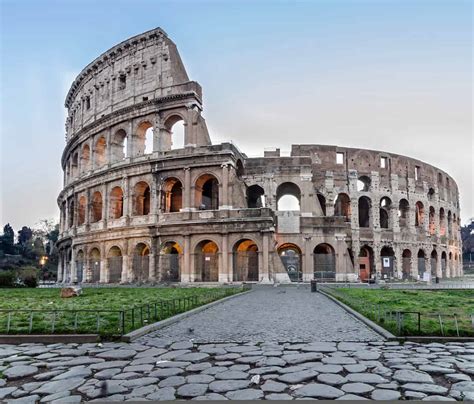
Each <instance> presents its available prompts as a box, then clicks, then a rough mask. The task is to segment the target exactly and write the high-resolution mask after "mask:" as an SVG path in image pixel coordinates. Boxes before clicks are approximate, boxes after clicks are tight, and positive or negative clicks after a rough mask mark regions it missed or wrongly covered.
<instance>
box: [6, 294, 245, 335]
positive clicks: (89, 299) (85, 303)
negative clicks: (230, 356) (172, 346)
mask: <svg viewBox="0 0 474 404" xmlns="http://www.w3.org/2000/svg"><path fill="white" fill-rule="evenodd" d="M242 291H243V288H241V287H240V288H239V287H218V288H203V287H201V288H200V287H196V288H194V287H193V288H124V287H110V288H84V289H83V290H82V294H81V296H79V297H74V298H69V299H62V298H61V297H60V296H59V295H60V289H58V288H50V289H0V334H6V333H9V334H29V333H31V334H62V333H64V334H68V333H82V334H87V333H92V334H95V333H98V334H100V335H101V336H103V337H109V338H110V337H116V336H119V335H122V334H124V333H128V332H130V331H133V330H135V329H137V328H140V327H142V326H144V325H147V324H150V323H153V322H155V321H159V320H163V319H165V318H168V317H170V316H173V315H175V314H178V313H182V312H185V311H188V310H190V309H193V308H195V307H198V306H201V305H203V304H206V303H210V302H212V301H214V300H218V299H221V298H223V297H226V296H230V295H232V294H235V293H239V292H242ZM10 310H11V311H10ZM15 310H16V311H15ZM18 310H24V311H22V312H18ZM9 311H10V314H9Z"/></svg>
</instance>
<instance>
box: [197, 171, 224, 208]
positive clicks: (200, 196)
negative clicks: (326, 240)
mask: <svg viewBox="0 0 474 404" xmlns="http://www.w3.org/2000/svg"><path fill="white" fill-rule="evenodd" d="M195 189H196V205H197V207H198V208H199V209H200V210H216V209H219V182H218V181H217V178H216V177H214V176H213V175H211V174H204V175H202V176H200V177H199V178H198V179H197V181H196V185H195Z"/></svg>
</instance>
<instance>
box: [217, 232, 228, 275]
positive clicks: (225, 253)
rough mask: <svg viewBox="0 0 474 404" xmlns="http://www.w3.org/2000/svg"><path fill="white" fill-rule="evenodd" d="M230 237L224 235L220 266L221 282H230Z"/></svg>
mask: <svg viewBox="0 0 474 404" xmlns="http://www.w3.org/2000/svg"><path fill="white" fill-rule="evenodd" d="M228 243H229V235H228V234H223V235H222V254H221V257H222V259H221V262H220V264H221V265H219V282H221V283H222V282H229V280H230V276H229V275H230V274H229V269H230V268H229V245H228Z"/></svg>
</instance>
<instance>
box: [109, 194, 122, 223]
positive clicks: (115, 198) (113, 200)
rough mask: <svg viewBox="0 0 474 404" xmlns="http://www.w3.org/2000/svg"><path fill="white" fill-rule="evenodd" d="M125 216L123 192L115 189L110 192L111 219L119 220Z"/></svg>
mask: <svg viewBox="0 0 474 404" xmlns="http://www.w3.org/2000/svg"><path fill="white" fill-rule="evenodd" d="M122 216H123V191H122V188H120V187H114V188H113V189H112V191H111V192H110V218H111V219H119V218H121V217H122Z"/></svg>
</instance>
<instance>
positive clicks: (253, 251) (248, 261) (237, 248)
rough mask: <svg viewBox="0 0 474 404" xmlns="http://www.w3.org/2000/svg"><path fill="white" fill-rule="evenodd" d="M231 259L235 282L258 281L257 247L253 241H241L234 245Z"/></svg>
mask: <svg viewBox="0 0 474 404" xmlns="http://www.w3.org/2000/svg"><path fill="white" fill-rule="evenodd" d="M232 258H233V260H232V261H233V280H234V281H235V282H257V281H258V247H257V244H255V242H254V241H252V240H248V239H243V240H240V241H238V242H237V243H235V245H234V248H233V251H232Z"/></svg>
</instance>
